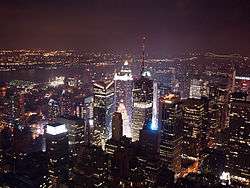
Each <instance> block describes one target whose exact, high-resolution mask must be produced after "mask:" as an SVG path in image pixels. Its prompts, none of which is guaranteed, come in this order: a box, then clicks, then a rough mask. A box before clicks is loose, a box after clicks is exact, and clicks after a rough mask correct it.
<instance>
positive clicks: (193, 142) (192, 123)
mask: <svg viewBox="0 0 250 188" xmlns="http://www.w3.org/2000/svg"><path fill="white" fill-rule="evenodd" d="M204 115H205V106H204V102H203V101H202V100H200V99H187V100H185V101H183V126H184V127H183V153H184V154H185V155H186V156H189V157H194V158H198V157H199V154H200V151H201V150H202V146H201V142H202V132H203V128H204Z"/></svg>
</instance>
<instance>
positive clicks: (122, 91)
mask: <svg viewBox="0 0 250 188" xmlns="http://www.w3.org/2000/svg"><path fill="white" fill-rule="evenodd" d="M114 82H115V106H116V109H117V111H119V112H121V113H122V119H123V135H125V136H127V137H131V123H132V111H133V108H132V87H133V86H132V84H133V77H132V71H131V69H130V68H129V63H128V61H125V62H124V65H123V66H122V69H121V70H120V72H117V73H115V76H114Z"/></svg>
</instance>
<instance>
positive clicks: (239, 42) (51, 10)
mask: <svg viewBox="0 0 250 188" xmlns="http://www.w3.org/2000/svg"><path fill="white" fill-rule="evenodd" d="M144 34H145V35H146V36H147V38H148V40H147V48H148V51H149V53H152V54H160V55H164V54H169V53H179V52H183V51H185V50H189V49H200V50H216V51H221V52H227V51H228V52H229V51H230V52H231V51H240V52H242V53H248V52H249V49H250V48H249V46H250V0H171V1H170V0H1V1H0V48H52V49H57V48H59V49H63V48H77V49H82V50H88V49H91V50H103V49H104V50H114V51H117V52H121V53H125V52H127V51H129V52H137V50H138V46H139V42H140V37H141V36H142V35H144ZM248 54H249V53H248Z"/></svg>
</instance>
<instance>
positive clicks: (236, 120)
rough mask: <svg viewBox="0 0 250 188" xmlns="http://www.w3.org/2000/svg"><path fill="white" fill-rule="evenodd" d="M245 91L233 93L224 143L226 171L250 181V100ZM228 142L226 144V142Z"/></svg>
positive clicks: (239, 178) (242, 179) (235, 176)
mask: <svg viewBox="0 0 250 188" xmlns="http://www.w3.org/2000/svg"><path fill="white" fill-rule="evenodd" d="M246 98H247V95H245V94H244V93H240V92H239V93H234V94H233V95H232V102H231V112H230V122H229V128H227V129H225V134H226V135H227V137H226V138H227V139H226V140H223V141H222V143H223V145H225V151H226V171H227V172H230V174H231V175H232V176H233V178H235V179H237V180H240V181H243V182H247V181H248V183H249V179H250V158H249V155H250V134H249V133H250V101H247V100H246ZM225 143H226V144H225Z"/></svg>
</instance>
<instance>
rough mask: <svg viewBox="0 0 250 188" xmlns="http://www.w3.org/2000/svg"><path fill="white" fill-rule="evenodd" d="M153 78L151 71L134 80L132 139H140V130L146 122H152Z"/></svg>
mask: <svg viewBox="0 0 250 188" xmlns="http://www.w3.org/2000/svg"><path fill="white" fill-rule="evenodd" d="M153 90H154V89H153V80H152V79H151V77H150V73H149V72H144V74H143V75H142V76H141V77H140V78H139V79H138V80H135V81H134V88H133V103H134V104H133V107H134V110H133V123H132V141H133V142H134V141H137V140H139V134H140V130H141V129H142V128H143V127H144V125H145V124H152V110H153Z"/></svg>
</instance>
